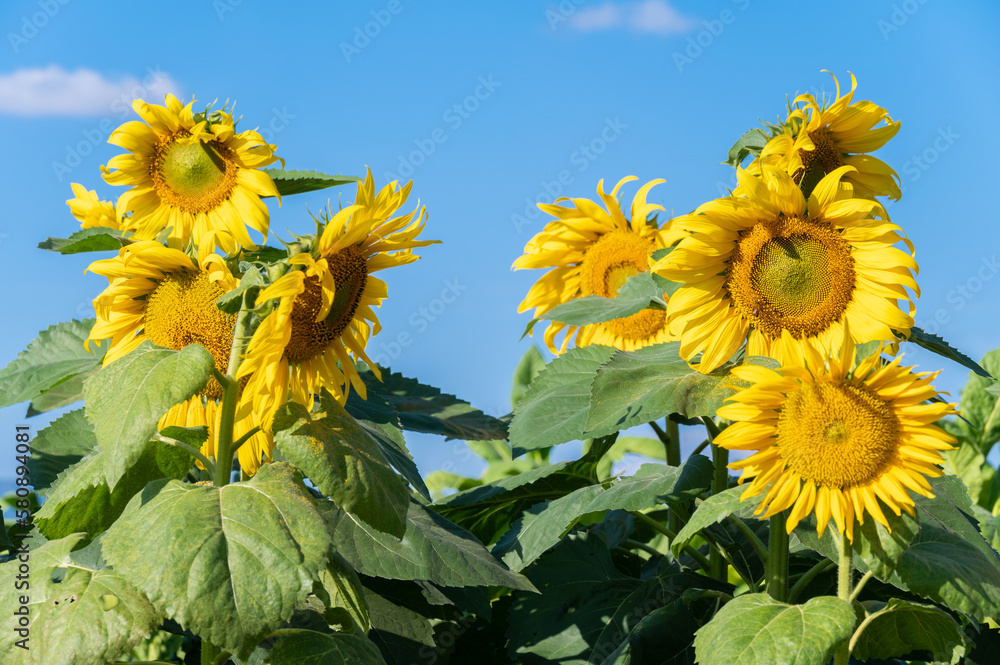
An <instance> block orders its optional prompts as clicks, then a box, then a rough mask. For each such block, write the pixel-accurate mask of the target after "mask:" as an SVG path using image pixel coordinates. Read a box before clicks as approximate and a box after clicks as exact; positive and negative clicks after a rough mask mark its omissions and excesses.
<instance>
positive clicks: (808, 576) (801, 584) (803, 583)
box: [788, 559, 834, 603]
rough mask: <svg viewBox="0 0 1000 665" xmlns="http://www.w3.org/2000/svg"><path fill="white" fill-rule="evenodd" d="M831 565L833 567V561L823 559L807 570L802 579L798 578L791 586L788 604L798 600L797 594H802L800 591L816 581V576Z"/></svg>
mask: <svg viewBox="0 0 1000 665" xmlns="http://www.w3.org/2000/svg"><path fill="white" fill-rule="evenodd" d="M832 565H834V563H833V561H830V560H829V559H823V560H822V561H820V562H819V563H817V564H816V565H815V566H813V567H812V568H810V569H809V570H807V571H806V572H805V574H804V575H803V576H802V577H800V578H799V579H798V581H797V582H795V584H794V585H793V586H792V589H791V591H789V592H788V602H789V603H794V602H795V601H796V600H798V598H799V594H801V593H802V590H803V589H805V588H806V587H807V586H808V585H809V583H810V582H812V581H813V580H814V579H816V576H817V575H819V574H820V573H822V572H824V571H825V570H827V569H829V568H830V566H832Z"/></svg>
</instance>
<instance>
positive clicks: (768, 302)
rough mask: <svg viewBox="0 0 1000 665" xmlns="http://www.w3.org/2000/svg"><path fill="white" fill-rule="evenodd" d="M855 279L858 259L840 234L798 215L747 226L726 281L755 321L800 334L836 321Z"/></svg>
mask: <svg viewBox="0 0 1000 665" xmlns="http://www.w3.org/2000/svg"><path fill="white" fill-rule="evenodd" d="M854 284H855V274H854V259H853V258H852V257H851V250H850V246H849V245H848V244H847V243H846V242H844V241H843V240H842V239H841V237H840V234H839V233H837V232H836V231H835V230H833V229H832V228H830V226H829V225H825V224H818V223H813V222H811V221H809V220H804V219H800V218H797V217H788V218H780V219H777V220H773V221H767V222H760V223H758V224H756V225H755V226H754V227H752V228H751V229H750V230H748V231H745V232H744V233H743V235H742V236H741V238H740V240H739V243H738V244H737V247H736V251H735V252H734V253H733V258H732V262H731V264H730V268H729V271H728V280H727V287H728V289H729V293H730V296H731V297H732V301H733V305H734V306H735V307H736V309H737V310H738V311H739V313H740V314H742V315H743V317H744V318H746V319H748V320H749V321H750V323H751V325H753V326H754V327H755V328H757V329H758V330H760V331H762V332H764V333H766V334H768V335H770V336H771V337H773V338H778V337H780V336H781V331H782V330H786V329H787V330H788V331H789V332H790V333H791V334H792V336H793V337H795V338H796V339H801V338H803V337H812V336H815V335H817V334H819V333H821V332H822V331H824V330H826V329H827V328H828V327H829V326H830V324H832V323H833V322H834V321H837V320H838V319H839V318H840V317H841V315H842V314H843V313H844V310H845V309H846V308H847V305H848V304H850V302H851V297H852V294H853V291H854Z"/></svg>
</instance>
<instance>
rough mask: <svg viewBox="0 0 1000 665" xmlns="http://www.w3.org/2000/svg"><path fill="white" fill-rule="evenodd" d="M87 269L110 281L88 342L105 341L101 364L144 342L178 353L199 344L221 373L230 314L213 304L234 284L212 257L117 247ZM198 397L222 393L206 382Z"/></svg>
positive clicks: (147, 246) (143, 245)
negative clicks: (115, 253) (108, 341)
mask: <svg viewBox="0 0 1000 665" xmlns="http://www.w3.org/2000/svg"><path fill="white" fill-rule="evenodd" d="M87 270H88V271H90V272H94V273H97V274H99V275H103V276H104V277H107V278H108V281H109V282H110V283H109V285H108V287H107V288H106V289H105V290H104V291H103V292H102V293H101V294H100V295H99V296H97V298H96V299H95V300H94V309H95V311H96V313H97V322H96V323H95V324H94V327H93V328H92V329H91V331H90V337H89V338H88V341H90V340H102V339H108V338H110V339H111V347H110V348H109V349H108V353H107V355H106V356H105V358H104V363H105V364H107V363H110V362H113V361H115V360H117V359H118V358H121V357H122V356H124V355H125V354H127V353H128V352H129V351H131V350H132V349H134V348H136V347H137V346H139V345H140V344H142V342H144V341H145V340H147V339H148V340H150V341H151V342H153V343H154V344H156V345H157V346H162V347H164V348H168V349H175V350H178V351H179V350H181V349H183V348H184V347H185V346H187V345H188V344H201V345H202V346H204V347H205V348H206V349H208V351H209V352H210V353H211V354H212V357H213V358H214V360H215V367H216V369H218V370H219V371H220V372H222V373H225V372H226V370H227V367H228V365H229V356H230V351H231V349H232V345H233V326H234V324H235V315H232V314H226V313H225V312H223V311H221V310H220V309H219V308H218V307H217V306H216V304H215V303H216V301H217V300H218V299H219V298H220V297H221V296H222V295H224V294H225V293H227V292H229V291H231V290H232V289H234V288H236V286H237V284H238V281H237V280H236V278H235V277H234V276H233V275H232V273H230V272H229V268H228V267H227V266H226V264H225V262H224V261H222V259H221V257H219V256H218V255H217V254H212V255H210V256H209V257H208V258H206V259H205V260H203V261H201V262H200V263H199V262H196V261H194V260H192V259H191V257H189V256H188V255H187V254H185V253H184V252H181V251H178V250H176V249H170V248H168V247H164V246H163V245H160V244H159V243H156V242H153V241H149V240H146V241H139V242H135V243H132V244H130V245H127V246H125V247H123V248H122V249H121V250H120V251H119V252H118V256H116V257H114V258H111V259H103V260H100V261H95V262H94V263H92V264H91V265H90V267H89V268H87ZM202 394H203V395H205V396H207V397H212V398H216V399H217V398H219V397H221V395H222V388H221V386H219V384H218V382H217V381H215V379H211V380H210V381H209V382H208V385H207V386H206V388H205V390H204V391H203V393H202Z"/></svg>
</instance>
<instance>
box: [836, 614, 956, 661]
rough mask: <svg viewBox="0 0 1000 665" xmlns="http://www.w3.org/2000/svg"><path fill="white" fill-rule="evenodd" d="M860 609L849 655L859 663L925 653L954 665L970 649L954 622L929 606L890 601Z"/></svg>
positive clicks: (935, 659) (946, 615) (947, 615)
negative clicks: (862, 614) (861, 614)
mask: <svg viewBox="0 0 1000 665" xmlns="http://www.w3.org/2000/svg"><path fill="white" fill-rule="evenodd" d="M864 606H865V610H866V612H867V616H866V617H865V619H864V621H863V622H862V623H861V626H860V627H859V628H858V629H857V631H855V633H854V637H852V638H851V655H852V656H854V657H855V658H857V659H858V660H860V661H867V660H869V659H879V660H884V659H887V658H894V657H903V656H906V655H908V654H911V653H913V652H915V651H929V652H930V653H931V658H932V659H933V660H934V661H935V662H942V663H950V665H957V663H958V662H959V661H960V660H961V659H962V656H964V655H965V654H966V651H967V650H969V649H970V648H971V644H970V643H969V640H968V638H966V636H965V633H964V632H962V628H961V627H960V626H959V625H958V623H956V622H955V619H954V618H952V616H951V615H949V614H947V613H945V612H942V611H941V610H939V609H938V608H936V607H934V606H933V605H921V604H919V603H910V602H907V601H905V600H899V599H898V598H893V599H891V600H890V601H889V602H888V603H883V602H880V601H869V602H867V603H864Z"/></svg>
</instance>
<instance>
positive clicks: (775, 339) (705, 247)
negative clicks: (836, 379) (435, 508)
mask: <svg viewBox="0 0 1000 665" xmlns="http://www.w3.org/2000/svg"><path fill="white" fill-rule="evenodd" d="M853 171H854V167H851V166H842V167H840V168H838V169H837V170H835V171H834V172H832V173H830V174H829V175H827V176H825V177H824V178H823V179H822V180H821V181H820V182H819V183H818V184H817V185H816V187H815V188H814V189H813V192H812V194H811V195H810V196H809V198H808V200H807V199H806V198H805V197H804V196H803V194H802V191H801V190H800V189H799V187H798V186H797V185H796V183H795V181H794V180H793V178H792V177H791V176H790V175H788V174H787V173H785V172H784V171H782V170H780V169H777V168H775V167H771V166H767V165H762V166H761V167H760V172H761V177H754V176H752V175H750V174H749V173H747V172H746V171H744V170H743V169H737V179H738V182H739V184H740V187H742V188H743V191H745V192H746V193H747V196H746V197H742V196H730V197H726V198H722V199H717V200H715V201H710V202H709V203H706V204H704V205H702V206H700V207H699V208H698V209H697V210H696V211H695V212H694V213H693V214H691V215H685V216H682V217H678V218H677V219H675V220H674V223H675V224H676V225H677V227H678V228H679V229H680V230H682V231H684V232H685V233H686V234H687V235H686V236H685V237H684V238H683V239H682V240H681V242H680V243H679V244H678V245H677V247H676V248H675V249H674V250H673V251H672V252H671V253H670V254H669V255H667V256H666V257H665V258H663V259H662V260H661V261H659V262H658V263H657V264H656V265H655V266H653V270H654V271H656V272H658V273H659V274H660V275H662V276H663V277H665V278H667V279H670V280H673V281H675V282H680V283H681V284H682V286H681V287H680V288H679V289H678V290H677V291H676V292H675V293H674V294H673V296H672V297H671V298H670V301H669V302H668V303H667V318H668V320H669V322H670V325H671V330H672V331H673V332H674V333H676V334H678V335H679V336H680V339H681V349H680V351H681V356H682V357H684V358H685V359H687V360H688V361H689V362H691V361H693V360H694V359H695V357H696V356H697V355H698V354H701V353H704V355H703V356H702V358H701V361H700V364H699V365H698V369H699V370H701V371H703V372H710V371H712V370H713V369H715V368H717V367H719V366H720V365H722V364H723V363H724V362H726V361H727V360H729V359H730V358H731V357H732V356H733V355H734V354H735V353H736V351H737V350H739V348H740V347H741V346H742V345H743V344H744V343H747V344H748V349H747V353H748V354H749V355H756V356H769V357H771V358H775V359H777V360H778V361H779V362H783V361H784V360H785V359H786V358H787V357H789V354H791V353H794V350H793V349H792V348H791V347H794V346H796V345H799V344H810V345H812V346H813V347H814V348H817V349H825V348H828V347H829V345H830V343H831V340H833V339H837V338H839V336H840V335H841V334H842V332H843V330H844V328H845V326H846V325H847V324H850V331H851V334H852V335H853V336H854V339H855V341H857V342H859V343H860V342H866V341H871V340H891V339H895V338H896V336H897V335H908V334H909V331H910V328H911V327H912V326H913V313H914V304H913V298H912V297H911V296H910V294H909V292H908V291H907V289H911V290H912V291H913V292H914V293H915V295H916V296H917V297H919V295H920V291H919V289H918V288H917V284H916V281H915V279H914V273H915V272H916V271H917V264H916V261H915V260H914V259H913V255H912V254H913V247H912V245H910V243H909V241H908V240H906V239H905V238H903V237H902V236H900V235H899V234H898V233H897V232H899V231H900V228H899V227H898V226H896V225H895V224H892V223H890V222H889V221H888V220H886V219H885V212H884V210H883V209H882V207H881V206H880V205H879V204H878V203H877V202H875V201H872V200H869V199H854V198H846V197H847V195H848V194H847V190H844V189H842V188H841V187H840V180H841V178H842V177H843V176H844V175H845V174H847V173H849V172H853ZM896 243H904V244H905V246H906V248H907V250H908V252H907V251H903V250H901V249H899V248H897V247H895V246H894V245H895V244H896ZM898 301H905V302H906V303H908V313H907V312H904V311H902V310H901V309H900V307H899V304H898ZM786 332H787V333H789V334H788V335H787V336H786V335H785V333H786Z"/></svg>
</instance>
